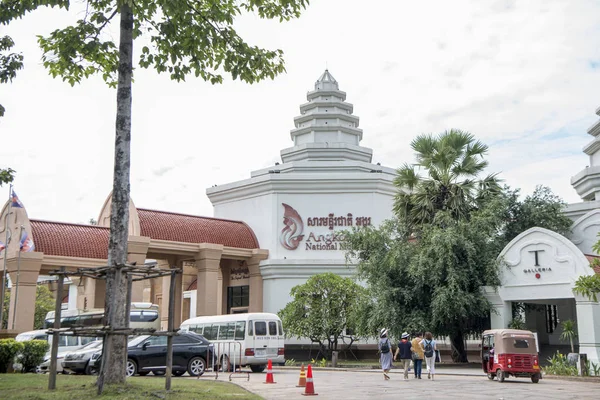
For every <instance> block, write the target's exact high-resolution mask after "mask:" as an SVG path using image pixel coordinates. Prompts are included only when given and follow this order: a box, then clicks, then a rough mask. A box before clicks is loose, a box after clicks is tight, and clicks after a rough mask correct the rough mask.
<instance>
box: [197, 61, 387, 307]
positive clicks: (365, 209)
mask: <svg viewBox="0 0 600 400" xmlns="http://www.w3.org/2000/svg"><path fill="white" fill-rule="evenodd" d="M345 100H346V93H345V92H343V91H341V90H340V88H339V85H338V82H337V81H336V80H335V79H334V77H333V76H332V75H331V73H330V72H329V71H325V72H324V73H323V74H322V75H321V76H320V77H319V79H318V80H317V81H316V83H315V86H314V90H312V91H310V92H308V94H307V102H306V103H304V104H302V105H301V106H300V115H299V116H297V117H296V118H294V125H295V128H294V129H293V130H292V131H291V132H290V136H291V139H292V141H293V146H292V147H290V148H286V149H283V150H281V163H276V164H275V165H273V166H271V167H269V168H265V169H261V170H258V171H253V172H252V173H251V177H250V178H249V179H246V180H243V181H239V182H233V183H229V184H225V185H219V186H217V187H212V188H209V189H208V190H207V195H208V197H209V199H210V201H211V202H212V204H213V206H214V215H215V216H216V217H219V218H231V219H240V220H243V221H244V222H246V223H247V224H248V225H249V226H250V227H251V228H252V230H253V231H254V232H255V233H256V236H257V238H258V241H259V242H260V243H261V246H263V247H264V248H268V249H269V258H268V259H266V260H264V261H261V264H260V268H261V276H262V277H263V309H264V311H265V312H274V313H276V312H278V311H279V310H281V309H282V308H283V307H284V306H285V304H286V303H288V302H289V301H290V290H291V288H292V287H294V286H295V285H298V284H302V283H304V282H306V280H307V279H308V278H310V277H311V276H313V275H315V274H319V273H323V272H333V273H336V274H338V275H341V276H347V277H350V276H353V275H354V272H355V270H354V267H353V266H352V265H349V264H348V263H347V261H346V258H345V251H344V248H343V238H342V231H344V230H347V229H351V228H353V227H361V226H368V225H375V226H376V225H379V224H380V223H381V222H383V221H384V220H385V219H388V218H390V216H391V210H392V204H393V199H394V195H395V194H396V188H395V186H394V185H393V180H394V177H395V170H393V169H391V168H386V167H383V166H381V165H379V164H373V163H372V154H373V152H372V150H371V149H369V148H366V147H362V146H360V141H361V140H362V137H363V131H362V130H361V129H360V128H359V127H358V126H359V118H358V117H357V116H355V115H353V105H352V104H350V103H348V102H346V101H345Z"/></svg>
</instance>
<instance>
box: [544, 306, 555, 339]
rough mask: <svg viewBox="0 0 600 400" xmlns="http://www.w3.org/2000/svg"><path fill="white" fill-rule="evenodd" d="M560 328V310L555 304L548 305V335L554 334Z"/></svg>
mask: <svg viewBox="0 0 600 400" xmlns="http://www.w3.org/2000/svg"><path fill="white" fill-rule="evenodd" d="M557 326H558V309H557V307H556V305H554V304H547V305H546V333H553V332H554V330H555V329H556V327H557Z"/></svg>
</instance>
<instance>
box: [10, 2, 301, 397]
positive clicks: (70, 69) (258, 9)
mask: <svg viewBox="0 0 600 400" xmlns="http://www.w3.org/2000/svg"><path fill="white" fill-rule="evenodd" d="M71 3H72V2H71V1H70V0H41V1H40V0H23V1H17V0H6V1H3V2H2V3H0V23H2V24H8V23H10V22H11V21H13V20H14V19H17V18H22V17H23V16H24V15H25V14H27V13H28V12H30V11H33V10H35V9H37V8H38V7H41V6H50V7H60V8H65V9H69V7H70V6H71ZM307 4H308V0H204V1H198V0H180V1H172V0H139V1H135V2H134V1H133V0H87V1H86V11H85V15H84V18H83V19H81V20H79V21H77V23H76V24H75V25H73V26H67V27H65V28H62V29H57V30H55V31H53V32H52V33H51V34H50V35H49V36H48V37H39V39H38V41H39V44H40V47H41V48H42V50H43V51H44V55H43V58H42V59H43V62H44V66H45V67H46V68H47V69H48V70H49V72H50V74H51V75H52V76H53V77H61V78H62V79H63V80H64V81H66V82H68V83H70V84H71V85H74V84H75V83H78V82H80V81H81V80H82V79H83V78H87V77H89V76H91V75H94V74H100V75H101V76H102V77H103V79H104V80H105V81H106V82H107V83H108V84H109V85H111V86H112V87H115V86H116V88H117V115H116V123H115V160H114V179H113V198H112V207H111V221H110V239H109V254H108V264H109V265H110V266H114V267H116V270H115V271H114V272H110V273H108V274H107V279H106V283H107V297H106V310H105V311H106V315H107V319H108V321H109V324H110V326H111V328H113V329H122V328H125V327H126V326H127V324H128V321H127V319H128V318H127V317H126V313H125V307H126V305H125V302H126V296H125V292H126V284H125V282H126V279H125V275H124V273H122V268H123V266H124V265H125V263H126V261H127V238H128V222H129V208H128V206H129V189H130V188H129V175H130V141H131V104H132V92H131V78H132V70H133V41H134V39H142V38H145V43H147V45H146V46H144V47H143V48H142V53H141V55H140V58H139V62H138V65H139V66H140V67H142V68H154V69H155V70H156V71H157V72H159V73H165V72H166V73H168V74H169V75H170V77H171V79H173V80H176V81H183V80H185V78H186V77H187V76H189V75H190V74H193V75H195V76H196V77H201V78H202V79H204V80H206V81H210V82H211V83H213V84H214V83H221V82H222V81H223V76H222V74H221V71H225V72H227V73H229V74H230V75H231V76H232V77H233V78H234V79H241V80H242V81H245V82H248V83H253V82H257V81H260V80H262V79H265V78H271V79H273V78H274V77H275V75H277V74H279V73H282V72H284V70H285V68H284V62H283V59H282V54H283V53H282V51H281V50H265V49H261V48H259V47H256V46H251V45H249V44H248V43H247V42H245V41H244V40H243V39H242V38H241V37H240V36H239V35H238V34H237V32H236V31H235V29H234V27H233V24H234V20H235V17H237V16H239V15H240V14H242V13H243V12H255V13H257V14H258V15H259V16H260V17H261V18H269V19H273V18H277V19H279V20H280V21H283V20H289V19H291V18H295V17H298V16H299V15H300V12H301V11H302V10H303V9H304V8H305V7H306V5H307ZM117 16H119V17H120V18H119V21H118V27H119V33H120V37H119V43H118V46H117V45H116V44H115V43H114V42H113V40H112V38H111V36H110V35H108V34H106V32H105V30H106V28H107V26H109V25H110V24H111V22H113V20H115V18H116V17H117ZM115 22H116V20H115ZM126 354H127V347H126V337H125V336H123V335H114V336H110V337H109V338H108V339H107V340H106V341H105V354H104V357H103V360H104V362H103V366H102V370H101V371H100V375H99V377H98V387H99V391H101V390H102V387H103V385H104V384H105V383H122V382H124V380H125V360H126Z"/></svg>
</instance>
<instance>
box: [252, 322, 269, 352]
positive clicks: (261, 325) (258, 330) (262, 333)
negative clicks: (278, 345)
mask: <svg viewBox="0 0 600 400" xmlns="http://www.w3.org/2000/svg"><path fill="white" fill-rule="evenodd" d="M267 333H268V327H267V321H254V357H256V358H260V359H262V358H264V359H265V360H266V359H267V348H268V347H269V340H268V339H267Z"/></svg>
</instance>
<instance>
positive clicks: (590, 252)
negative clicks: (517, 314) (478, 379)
mask: <svg viewBox="0 0 600 400" xmlns="http://www.w3.org/2000/svg"><path fill="white" fill-rule="evenodd" d="M596 114H598V115H599V116H600V108H599V109H597V110H596ZM588 134H590V135H591V136H593V138H594V139H593V140H592V141H591V142H590V143H589V144H588V145H587V146H585V147H584V149H583V151H584V152H585V153H586V154H587V155H588V156H589V158H590V161H589V163H590V164H589V166H588V167H586V168H585V169H584V170H583V171H581V172H579V173H578V174H576V175H575V176H574V177H573V178H572V179H571V184H572V185H573V187H574V189H575V190H576V191H577V193H578V194H579V195H580V196H581V199H582V202H580V203H574V204H569V205H568V207H567V208H566V210H565V213H566V215H567V216H569V218H571V219H572V220H573V225H572V227H571V234H570V236H569V237H568V238H567V237H564V236H562V235H559V234H558V233H556V232H552V231H549V230H547V229H543V228H531V229H529V230H527V231H525V232H523V233H521V234H520V235H519V236H517V237H516V238H515V239H513V240H512V241H511V242H510V243H509V244H508V245H507V246H506V247H505V248H504V250H503V251H502V253H501V254H500V260H501V285H500V287H498V288H497V290H495V289H493V288H489V287H488V288H484V290H485V292H486V296H487V297H488V299H489V300H490V301H491V303H492V304H493V309H494V310H493V312H492V314H491V325H492V328H506V327H507V326H508V324H509V323H510V322H511V320H512V316H513V304H515V303H518V304H521V305H525V308H524V313H523V314H524V315H523V317H524V321H525V326H526V328H527V329H530V330H532V331H534V332H537V334H538V340H539V342H540V345H541V348H542V349H544V348H545V349H548V350H551V351H554V350H556V349H559V348H560V347H561V346H563V347H564V346H565V345H567V343H565V342H564V341H562V340H561V339H560V335H561V333H562V329H561V322H564V321H566V320H572V321H575V322H576V327H577V338H576V340H575V344H576V351H577V352H579V353H582V354H586V355H587V358H588V360H590V361H591V362H594V363H596V364H598V363H600V304H599V303H598V302H596V301H592V300H591V299H588V298H585V297H582V296H580V295H577V294H575V293H574V292H573V288H574V285H575V281H576V280H577V279H578V278H579V277H580V276H586V275H592V274H594V273H600V268H596V269H595V270H594V269H592V268H590V262H591V261H592V260H593V259H595V258H597V257H598V253H597V252H596V251H594V249H593V245H594V244H595V243H596V242H598V240H599V238H598V234H599V233H600V136H599V135H600V120H599V121H597V122H596V123H594V125H592V126H591V127H590V128H589V129H588ZM551 351H548V352H546V354H549V353H551Z"/></svg>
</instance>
